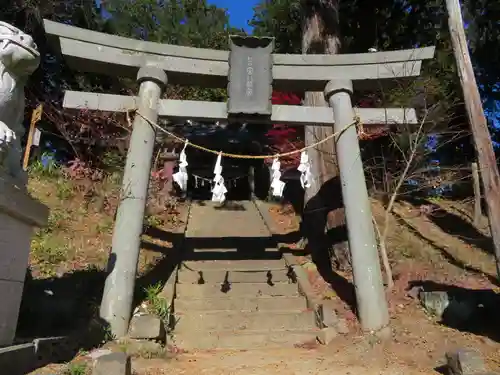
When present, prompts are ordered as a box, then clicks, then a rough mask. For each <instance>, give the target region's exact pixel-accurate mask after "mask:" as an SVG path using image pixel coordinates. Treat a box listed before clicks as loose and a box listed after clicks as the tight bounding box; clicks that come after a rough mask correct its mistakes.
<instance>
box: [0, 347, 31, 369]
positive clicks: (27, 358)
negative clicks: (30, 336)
mask: <svg viewBox="0 0 500 375" xmlns="http://www.w3.org/2000/svg"><path fill="white" fill-rule="evenodd" d="M36 361H37V357H36V353H35V344H33V343H29V344H21V345H13V346H8V347H5V348H0V369H1V373H2V374H8V375H24V374H26V373H29V372H30V371H32V370H33V369H34V367H35V364H36Z"/></svg>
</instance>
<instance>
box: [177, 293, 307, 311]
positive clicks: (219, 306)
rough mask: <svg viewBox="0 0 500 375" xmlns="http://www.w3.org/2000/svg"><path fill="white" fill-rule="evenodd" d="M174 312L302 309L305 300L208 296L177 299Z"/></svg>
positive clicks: (303, 308) (299, 297) (305, 305)
mask: <svg viewBox="0 0 500 375" xmlns="http://www.w3.org/2000/svg"><path fill="white" fill-rule="evenodd" d="M174 308H175V311H176V312H189V311H200V310H201V311H206V310H238V311H276V310H287V311H303V310H305V309H306V308H307V302H306V300H305V298H303V297H302V296H298V297H250V298H210V299H184V300H183V299H177V300H175V302H174Z"/></svg>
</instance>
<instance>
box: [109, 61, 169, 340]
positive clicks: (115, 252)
mask: <svg viewBox="0 0 500 375" xmlns="http://www.w3.org/2000/svg"><path fill="white" fill-rule="evenodd" d="M137 81H138V82H139V84H140V88H139V99H138V111H139V112H140V113H141V114H142V115H143V116H145V117H147V118H148V119H150V120H151V121H157V119H158V100H159V99H160V97H161V94H162V93H163V90H164V88H165V85H166V84H167V75H166V74H165V72H164V71H163V70H161V69H159V68H157V67H154V66H145V67H142V68H141V69H140V70H139V73H138V74H137ZM155 136H156V129H155V128H154V127H153V126H151V124H149V123H148V122H147V121H146V120H145V119H144V118H142V117H141V116H136V117H135V119H134V124H133V130H132V135H131V137H130V146H129V150H128V154H127V162H126V164H125V172H124V175H123V183H122V190H121V202H120V205H119V206H118V211H117V214H116V221H115V226H114V231H113V242H112V250H111V254H110V256H109V259H108V272H109V274H108V276H107V278H106V283H105V286H104V293H103V297H102V302H101V310H100V316H101V318H103V319H104V320H106V321H107V322H108V323H109V324H110V326H111V331H112V333H113V335H114V336H115V337H116V338H120V337H123V336H125V335H126V334H127V332H128V327H129V322H130V318H131V314H132V302H133V297H134V288H135V279H136V274H137V263H138V259H139V250H140V241H141V234H142V230H143V221H144V211H145V209H146V199H147V196H148V188H149V179H150V175H151V164H152V159H153V148H154V143H155Z"/></svg>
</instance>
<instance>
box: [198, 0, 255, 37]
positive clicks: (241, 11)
mask: <svg viewBox="0 0 500 375" xmlns="http://www.w3.org/2000/svg"><path fill="white" fill-rule="evenodd" d="M258 2H259V1H258V0H208V3H209V4H214V5H217V6H218V7H220V8H226V9H227V10H228V11H229V17H230V22H231V26H233V27H238V28H244V29H245V30H247V31H250V30H251V29H250V27H249V26H248V25H247V23H248V21H249V20H250V19H251V18H252V15H253V8H254V6H255V5H257V3H258Z"/></svg>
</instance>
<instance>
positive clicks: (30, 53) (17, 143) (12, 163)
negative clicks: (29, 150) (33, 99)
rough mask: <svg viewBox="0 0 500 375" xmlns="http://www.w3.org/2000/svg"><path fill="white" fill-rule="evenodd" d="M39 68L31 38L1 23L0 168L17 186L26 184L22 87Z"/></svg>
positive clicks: (38, 56) (38, 58) (37, 53)
mask: <svg viewBox="0 0 500 375" xmlns="http://www.w3.org/2000/svg"><path fill="white" fill-rule="evenodd" d="M39 65H40V53H39V52H38V50H37V46H36V44H35V42H34V41H33V38H32V37H31V36H30V35H28V34H26V33H24V32H23V31H21V30H19V29H18V28H16V27H14V26H12V25H9V24H8V23H5V22H1V21H0V168H1V169H3V173H5V172H6V173H7V175H9V176H11V177H13V178H14V181H17V182H18V183H20V184H25V183H26V181H27V176H26V173H24V171H23V170H22V167H21V158H22V149H21V137H22V136H23V134H24V130H25V129H24V126H23V120H24V102H25V99H24V86H25V85H26V82H27V81H28V78H29V77H30V75H31V74H33V72H34V71H35V70H36V69H37V68H38V66H39Z"/></svg>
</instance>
